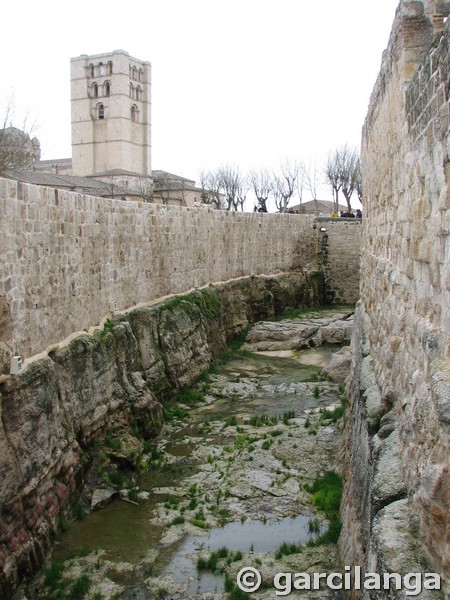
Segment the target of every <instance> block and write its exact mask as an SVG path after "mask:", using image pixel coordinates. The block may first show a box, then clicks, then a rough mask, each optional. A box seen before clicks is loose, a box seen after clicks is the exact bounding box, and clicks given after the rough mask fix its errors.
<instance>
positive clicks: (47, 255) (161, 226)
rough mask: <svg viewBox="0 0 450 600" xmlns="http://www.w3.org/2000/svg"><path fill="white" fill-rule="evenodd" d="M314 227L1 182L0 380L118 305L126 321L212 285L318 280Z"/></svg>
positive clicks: (305, 220)
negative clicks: (153, 304)
mask: <svg viewBox="0 0 450 600" xmlns="http://www.w3.org/2000/svg"><path fill="white" fill-rule="evenodd" d="M313 223H314V217H312V216H308V215H288V214H258V213H236V212H226V211H216V210H213V209H210V208H201V209H199V208H190V207H188V208H186V207H174V206H162V205H155V204H147V203H142V202H129V201H127V202H124V201H121V200H107V199H104V198H95V197H91V196H83V195H81V194H78V193H74V192H66V191H61V190H57V189H51V188H44V187H37V186H32V185H27V184H21V183H17V182H15V181H10V180H0V256H1V257H2V260H1V262H0V373H1V372H2V369H1V365H2V363H3V371H4V372H5V371H6V370H7V369H8V367H9V358H10V356H11V354H12V353H13V352H19V353H20V354H21V355H22V356H23V357H30V356H32V355H34V354H36V353H40V352H42V351H44V350H45V349H46V348H47V347H49V346H50V345H52V344H55V343H58V342H60V341H61V340H63V339H65V338H66V337H67V336H69V335H71V334H73V333H74V332H77V331H81V330H87V329H88V328H89V327H90V326H95V325H97V324H98V323H99V322H100V321H101V320H102V318H104V317H105V316H106V315H107V314H108V313H109V311H110V304H111V302H115V303H116V305H117V310H119V311H121V310H124V309H127V308H129V307H132V306H135V305H138V304H140V303H147V302H149V301H150V300H152V299H156V298H161V297H164V296H166V295H168V294H174V293H180V292H185V291H188V290H189V289H192V288H194V287H199V286H202V285H205V284H208V283H211V282H219V281H226V280H229V279H232V278H235V277H240V276H246V275H252V274H273V273H277V272H281V271H285V272H289V271H303V269H307V270H309V271H311V270H314V269H315V268H316V267H317V261H318V258H317V252H318V239H319V238H318V233H317V230H314V229H313ZM336 239H337V238H336ZM356 239H357V237H356ZM345 243H347V240H346V241H345ZM352 251H353V253H354V260H353V262H354V264H355V265H356V264H357V262H358V251H357V250H356V249H354V248H353V250H352ZM334 275H335V273H333V277H334ZM331 285H332V283H331ZM356 287H357V286H355V285H354V286H353V290H354V292H355V293H354V294H353V295H351V294H350V295H347V296H346V301H348V302H349V303H355V302H356V300H357V298H358V293H357V291H356Z"/></svg>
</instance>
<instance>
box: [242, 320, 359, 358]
mask: <svg viewBox="0 0 450 600" xmlns="http://www.w3.org/2000/svg"><path fill="white" fill-rule="evenodd" d="M344 317H346V318H345V319H344ZM352 327H353V319H352V318H351V312H349V311H347V312H344V313H342V314H341V315H340V314H335V315H333V317H330V316H326V315H324V316H322V317H317V316H316V317H313V318H308V319H304V318H298V319H293V320H290V319H289V320H288V319H287V320H284V321H278V322H267V321H265V322H262V323H257V324H256V325H255V326H254V327H253V328H252V329H251V331H250V332H249V334H248V335H247V338H246V340H245V345H244V348H245V349H247V350H260V351H271V350H289V349H298V348H308V347H310V346H321V345H322V344H323V343H329V344H342V343H346V342H349V341H350V339H351V331H352Z"/></svg>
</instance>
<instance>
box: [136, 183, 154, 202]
mask: <svg viewBox="0 0 450 600" xmlns="http://www.w3.org/2000/svg"><path fill="white" fill-rule="evenodd" d="M137 190H138V192H139V195H140V196H141V198H142V200H143V201H144V202H153V181H152V180H151V179H150V177H139V179H138V180H137Z"/></svg>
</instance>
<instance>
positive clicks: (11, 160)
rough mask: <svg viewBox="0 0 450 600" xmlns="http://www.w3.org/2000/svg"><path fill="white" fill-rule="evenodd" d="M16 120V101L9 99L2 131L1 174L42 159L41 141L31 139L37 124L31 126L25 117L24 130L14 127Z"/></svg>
mask: <svg viewBox="0 0 450 600" xmlns="http://www.w3.org/2000/svg"><path fill="white" fill-rule="evenodd" d="M13 119H14V100H13V98H9V100H8V101H7V104H6V108H5V112H4V117H3V127H2V128H1V129H0V174H4V173H5V171H7V170H8V169H20V168H22V167H24V166H27V165H30V164H32V163H33V162H34V161H36V160H39V159H40V154H41V150H40V146H39V140H38V139H37V138H36V137H34V138H33V139H32V138H31V135H32V132H33V131H34V129H35V127H36V126H35V123H33V124H32V125H31V126H29V124H28V123H27V120H28V119H27V117H25V119H24V121H23V123H22V128H21V129H18V128H17V127H14V126H13V125H12V121H13Z"/></svg>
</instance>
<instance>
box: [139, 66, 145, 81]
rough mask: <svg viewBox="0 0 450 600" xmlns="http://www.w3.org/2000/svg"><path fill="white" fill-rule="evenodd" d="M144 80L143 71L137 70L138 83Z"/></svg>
mask: <svg viewBox="0 0 450 600" xmlns="http://www.w3.org/2000/svg"><path fill="white" fill-rule="evenodd" d="M143 80H144V71H143V70H142V69H139V81H143Z"/></svg>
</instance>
